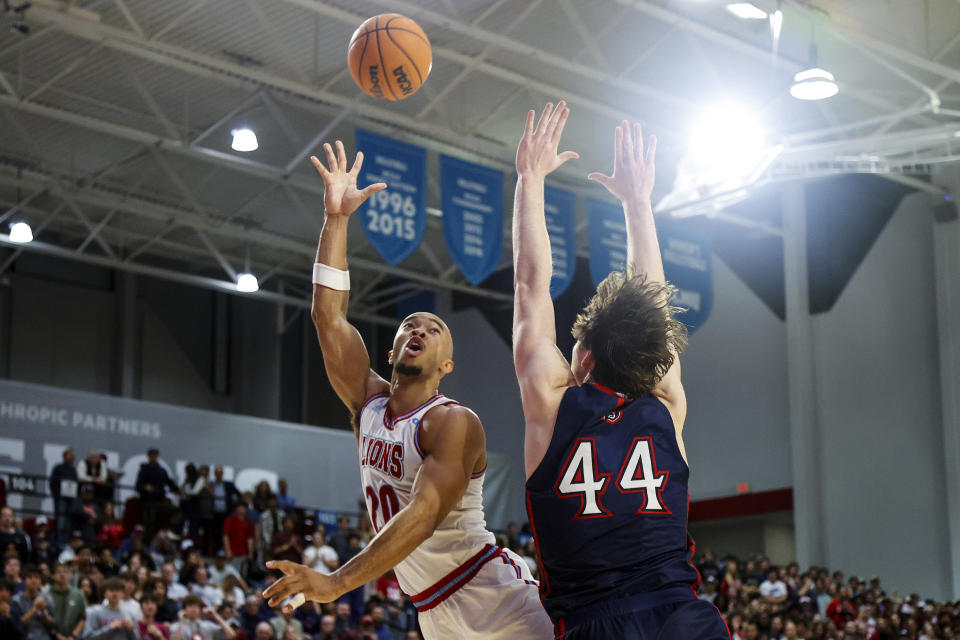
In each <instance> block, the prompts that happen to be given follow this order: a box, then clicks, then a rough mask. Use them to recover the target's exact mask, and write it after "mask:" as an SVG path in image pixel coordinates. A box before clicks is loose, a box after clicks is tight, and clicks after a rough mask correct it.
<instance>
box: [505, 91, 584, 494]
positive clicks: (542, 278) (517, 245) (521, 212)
mask: <svg viewBox="0 0 960 640" xmlns="http://www.w3.org/2000/svg"><path fill="white" fill-rule="evenodd" d="M569 115H570V109H568V108H567V105H566V103H564V102H562V101H561V102H560V103H559V104H558V105H557V107H556V109H554V108H553V105H552V104H547V106H546V108H545V109H544V110H543V113H542V114H541V116H540V121H539V123H538V124H537V125H536V127H535V126H534V119H535V116H536V114H535V113H534V112H533V111H530V112H528V113H527V122H526V126H525V127H524V131H523V137H522V138H521V139H520V145H519V146H518V147H517V190H516V193H515V195H514V204H513V290H514V305H513V363H514V367H515V368H516V371H517V380H518V381H519V383H520V395H521V399H522V401H523V413H524V417H525V419H526V420H525V422H526V431H525V434H524V460H525V466H526V472H527V477H530V475H531V474H532V473H533V472H534V470H535V469H536V468H537V466H538V465H539V464H540V461H541V460H542V459H543V455H544V454H545V453H546V451H547V446H548V445H549V444H550V439H551V437H552V436H553V425H554V422H555V421H556V415H557V410H558V409H559V407H560V400H561V399H562V398H563V392H564V390H565V389H566V388H567V387H569V386H570V385H572V384H576V380H575V379H574V378H573V374H572V373H571V371H570V365H569V363H568V362H567V361H566V359H565V358H564V357H563V354H561V353H560V350H559V349H557V331H556V320H555V318H554V312H553V300H551V299H550V277H551V275H552V273H553V259H552V256H551V253H550V236H549V235H548V234H547V224H546V217H545V214H544V179H545V178H546V176H547V174H549V173H550V172H552V171H553V170H555V169H556V168H558V167H559V166H560V165H562V164H563V163H564V162H566V161H567V160H570V159H572V158H578V157H579V156H578V155H577V154H576V153H575V152H573V151H565V152H563V153H560V154H558V153H557V147H558V146H559V143H560V136H561V135H562V134H563V127H564V125H565V124H566V122H567V117H568V116H569Z"/></svg>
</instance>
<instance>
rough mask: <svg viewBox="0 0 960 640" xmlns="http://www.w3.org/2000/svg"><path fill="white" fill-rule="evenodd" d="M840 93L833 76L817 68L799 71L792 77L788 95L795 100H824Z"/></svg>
mask: <svg viewBox="0 0 960 640" xmlns="http://www.w3.org/2000/svg"><path fill="white" fill-rule="evenodd" d="M839 92H840V87H839V86H838V85H837V83H836V81H835V80H834V77H833V74H832V73H830V72H829V71H825V70H823V69H821V68H819V67H813V68H812V69H807V70H806V71H801V72H800V73H798V74H797V75H795V76H793V86H792V87H790V95H792V96H793V97H794V98H796V99H797V100H826V99H827V98H832V97H833V96H835V95H837V93H839Z"/></svg>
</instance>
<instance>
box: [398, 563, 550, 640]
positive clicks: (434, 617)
mask: <svg viewBox="0 0 960 640" xmlns="http://www.w3.org/2000/svg"><path fill="white" fill-rule="evenodd" d="M488 555H489V557H486V558H483V563H482V564H481V566H480V567H479V568H478V569H477V570H476V572H475V573H474V572H473V571H471V570H470V567H468V566H465V567H464V568H465V572H464V573H465V574H466V575H469V574H471V573H472V574H473V575H472V577H468V578H467V580H466V581H465V582H464V583H463V584H462V585H461V586H459V587H458V588H455V589H453V590H452V592H451V593H450V594H449V595H447V597H446V598H444V599H440V602H439V604H433V605H432V606H430V603H429V602H427V604H425V605H423V607H421V606H418V609H421V608H422V610H421V611H420V614H419V619H420V628H421V630H422V631H423V637H424V638H425V639H426V640H470V639H473V638H480V639H483V640H501V639H502V640H540V639H544V640H550V639H552V638H553V637H554V634H553V623H552V622H551V621H550V618H549V617H548V616H547V612H546V611H544V609H543V605H542V604H541V602H540V586H539V585H538V584H537V582H536V581H535V580H534V579H533V576H532V575H531V574H530V569H529V567H527V563H526V562H524V561H523V560H522V559H521V558H520V557H519V556H518V555H517V554H515V553H513V552H512V551H510V550H509V549H501V548H499V547H494V546H492V545H490V546H489V551H488ZM442 582H443V581H441V583H442ZM451 582H452V581H451ZM441 583H437V585H435V586H434V587H431V589H430V590H428V591H433V592H434V597H437V596H440V595H441V594H442V593H443V587H444V585H442V584H441ZM425 593H427V592H425ZM418 599H419V600H421V601H424V600H426V601H429V598H424V597H423V594H418V595H417V596H415V597H414V602H415V603H416V602H417V601H418ZM428 607H429V608H428Z"/></svg>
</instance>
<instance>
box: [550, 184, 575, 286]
mask: <svg viewBox="0 0 960 640" xmlns="http://www.w3.org/2000/svg"><path fill="white" fill-rule="evenodd" d="M543 200H544V212H545V213H546V218H547V235H549V236H550V255H551V258H552V259H553V276H552V277H551V278H550V297H551V298H553V299H554V300H556V299H557V297H558V296H559V295H560V294H561V293H563V292H564V291H566V290H567V287H569V286H570V282H572V281H573V272H574V270H575V269H576V266H577V239H576V236H575V235H574V233H575V232H574V195H573V194H572V193H570V192H569V191H564V190H563V189H557V188H556V187H551V186H547V187H545V188H544V192H543Z"/></svg>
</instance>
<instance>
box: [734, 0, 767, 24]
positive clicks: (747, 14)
mask: <svg viewBox="0 0 960 640" xmlns="http://www.w3.org/2000/svg"><path fill="white" fill-rule="evenodd" d="M727 11H729V12H730V13H732V14H733V15H735V16H737V17H738V18H740V19H741V20H766V19H767V12H766V11H764V10H763V9H760V8H759V7H757V6H755V5H753V4H751V3H749V2H731V3H730V4H728V5H727Z"/></svg>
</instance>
